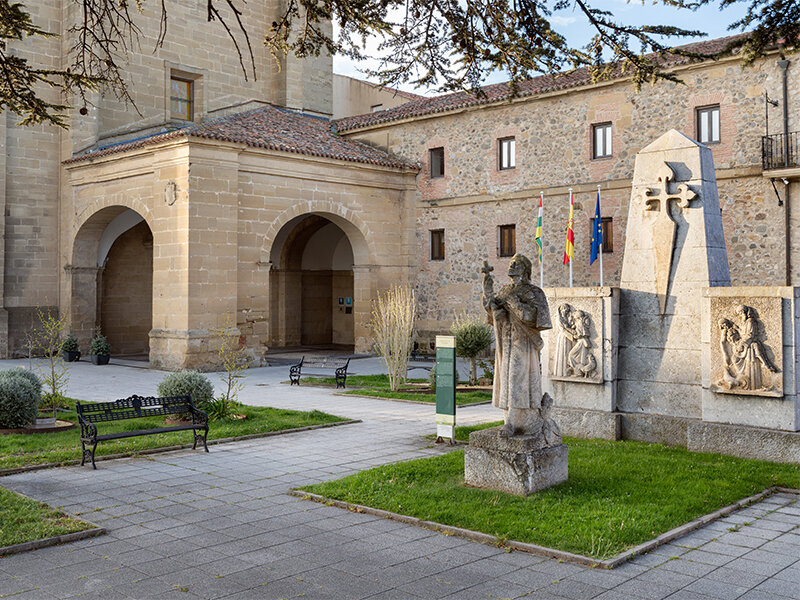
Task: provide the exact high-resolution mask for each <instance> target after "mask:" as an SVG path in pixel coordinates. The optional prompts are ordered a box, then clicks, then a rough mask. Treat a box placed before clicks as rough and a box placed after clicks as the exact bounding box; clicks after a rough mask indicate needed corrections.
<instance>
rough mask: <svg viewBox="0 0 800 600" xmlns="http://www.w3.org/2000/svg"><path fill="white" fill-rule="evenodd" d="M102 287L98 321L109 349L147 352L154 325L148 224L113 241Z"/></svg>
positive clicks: (122, 351) (151, 261)
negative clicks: (109, 345) (109, 346)
mask: <svg viewBox="0 0 800 600" xmlns="http://www.w3.org/2000/svg"><path fill="white" fill-rule="evenodd" d="M101 287H102V290H101V301H100V323H101V328H102V332H103V335H105V336H106V338H107V339H108V342H109V343H110V344H111V352H112V353H113V354H147V353H148V352H149V351H150V329H151V328H152V324H153V234H152V233H151V232H150V228H149V227H148V226H147V223H140V224H139V225H136V226H134V227H133V228H132V229H129V230H128V231H126V232H125V233H123V234H122V235H121V236H120V237H119V238H117V241H116V242H114V245H113V246H112V247H111V251H110V252H109V253H108V261H107V262H106V265H105V268H104V269H103V272H102V275H101ZM87 350H88V348H87Z"/></svg>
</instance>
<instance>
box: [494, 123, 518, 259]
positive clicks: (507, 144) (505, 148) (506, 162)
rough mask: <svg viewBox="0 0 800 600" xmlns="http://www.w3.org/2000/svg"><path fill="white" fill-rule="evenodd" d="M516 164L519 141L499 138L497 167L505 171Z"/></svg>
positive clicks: (511, 138) (510, 138)
mask: <svg viewBox="0 0 800 600" xmlns="http://www.w3.org/2000/svg"><path fill="white" fill-rule="evenodd" d="M516 166H517V141H516V140H515V139H514V138H513V137H509V138H501V139H499V140H497V168H498V169H500V170H501V171H504V170H506V169H513V168H514V167H516ZM503 256H505V255H503Z"/></svg>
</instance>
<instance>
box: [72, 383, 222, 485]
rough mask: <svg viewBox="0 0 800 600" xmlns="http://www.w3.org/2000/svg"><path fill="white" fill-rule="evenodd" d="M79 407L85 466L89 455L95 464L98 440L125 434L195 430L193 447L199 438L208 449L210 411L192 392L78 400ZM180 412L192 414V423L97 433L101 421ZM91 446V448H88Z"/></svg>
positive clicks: (77, 408)
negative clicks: (197, 405) (198, 403)
mask: <svg viewBox="0 0 800 600" xmlns="http://www.w3.org/2000/svg"><path fill="white" fill-rule="evenodd" d="M75 410H76V412H77V413H78V421H79V422H80V425H81V452H82V456H81V466H83V465H84V464H85V463H86V459H87V458H88V459H90V460H91V461H92V467H94V468H95V469H96V468H97V465H95V464H94V451H95V449H96V448H97V443H98V442H102V441H104V440H118V439H122V438H128V437H134V436H138V435H150V434H151V433H167V432H170V431H188V430H193V431H194V443H193V444H192V449H193V450H194V449H196V448H197V442H198V441H200V442H203V447H204V448H205V450H206V452H208V445H207V444H206V440H207V438H208V415H207V414H206V413H205V412H203V411H202V410H200V409H198V408H195V405H194V403H193V402H192V398H191V397H190V396H169V397H166V398H153V397H147V398H143V397H141V396H135V395H134V396H131V397H130V398H124V399H122V400H117V401H116V402H90V403H85V404H81V403H80V402H76V403H75ZM177 414H189V415H191V417H192V422H191V423H182V424H178V425H170V426H166V427H156V428H155V429H139V430H134V431H120V432H118V433H103V434H98V433H97V425H96V424H97V423H110V422H112V421H123V420H126V419H139V418H142V417H156V416H168V415H177ZM87 446H90V448H87Z"/></svg>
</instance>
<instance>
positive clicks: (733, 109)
mask: <svg viewBox="0 0 800 600" xmlns="http://www.w3.org/2000/svg"><path fill="white" fill-rule="evenodd" d="M776 60H777V56H775V57H768V58H766V59H764V60H762V61H759V62H757V63H756V64H755V65H754V66H753V67H748V68H742V66H741V64H740V62H739V61H738V59H735V58H732V59H727V60H722V61H719V62H718V63H714V64H700V65H693V66H685V67H679V68H677V69H676V73H677V75H678V76H679V77H680V78H682V79H683V81H684V82H685V84H686V85H676V84H672V83H659V84H657V85H655V86H652V87H645V88H643V89H642V90H641V91H640V92H636V90H635V89H634V88H633V86H632V85H631V84H630V83H629V82H627V81H624V80H623V81H612V82H607V83H602V84H597V85H584V86H578V87H568V86H565V87H566V89H561V90H558V89H556V90H552V91H546V92H542V93H535V94H533V95H530V96H528V97H522V98H517V99H512V100H507V101H503V102H495V103H491V102H489V103H486V104H482V105H478V106H466V107H456V108H454V109H453V110H450V111H443V110H436V111H435V112H431V113H430V114H425V115H421V116H415V117H414V118H406V117H398V118H397V119H396V120H392V119H390V118H384V119H383V120H382V121H381V122H377V120H374V121H375V122H373V123H370V122H368V121H367V122H366V124H364V121H363V120H355V119H354V120H353V121H354V122H353V123H352V124H351V123H349V122H346V123H345V125H346V127H345V128H344V129H345V135H348V136H350V137H353V138H356V139H362V140H365V141H369V142H371V143H374V144H376V145H378V146H380V147H385V148H387V149H388V150H389V151H390V152H392V153H394V154H396V155H397V156H400V157H402V158H404V159H406V160H417V161H419V162H420V163H421V164H422V171H421V172H420V175H419V177H418V181H419V193H418V210H417V215H418V216H417V228H416V229H417V231H416V236H417V247H418V261H419V277H418V279H417V290H418V297H419V298H420V301H421V311H420V328H421V330H422V331H421V333H420V337H421V340H420V342H421V345H422V346H423V347H427V346H428V345H429V344H428V342H429V341H430V340H432V339H433V336H434V335H435V333H436V332H441V331H445V330H447V329H448V328H449V323H450V322H451V321H452V319H453V314H454V310H464V309H465V308H466V309H467V310H468V311H470V312H473V313H474V314H476V315H477V314H479V312H480V311H479V306H478V304H477V302H476V301H472V304H471V305H470V306H466V307H465V306H464V304H463V301H461V300H459V301H456V299H463V298H477V297H478V296H479V292H480V289H479V285H480V282H479V281H478V279H477V277H476V276H475V275H473V274H471V273H470V271H469V269H468V268H467V267H468V265H472V264H476V263H480V261H482V260H484V259H486V258H488V259H489V261H490V262H491V263H492V264H493V266H495V267H497V266H498V265H499V264H500V263H502V259H501V258H500V257H499V256H498V244H497V227H498V226H499V225H504V224H514V225H516V236H517V249H519V250H520V251H521V252H524V253H528V254H529V255H534V254H535V252H534V249H533V246H534V233H535V223H536V217H537V207H538V201H539V193H540V192H544V237H545V239H544V265H545V266H544V286H545V287H549V286H560V285H565V284H566V283H567V269H566V267H564V266H563V265H562V257H563V252H564V240H565V232H566V222H567V214H568V210H569V202H568V189H569V188H570V187H571V188H573V189H574V193H575V248H576V255H575V257H576V258H575V263H574V283H575V285H577V286H592V285H597V284H598V283H599V266H598V264H597V263H595V264H594V265H592V266H589V261H588V255H589V245H590V235H591V220H592V217H593V216H594V206H595V195H596V193H597V186H598V185H600V186H601V193H602V212H603V216H604V217H611V218H612V219H613V225H612V231H613V252H612V253H606V254H605V255H604V283H605V284H606V285H618V284H619V281H620V276H621V270H620V268H621V265H622V254H623V248H624V245H625V236H626V229H627V227H628V224H627V206H628V200H629V197H630V190H631V180H632V176H633V161H634V157H635V155H636V153H637V152H639V151H640V150H641V149H642V148H643V147H644V146H646V145H647V144H649V143H650V142H651V141H652V140H654V139H656V138H657V137H659V136H660V135H661V134H662V133H664V132H665V131H667V130H669V129H673V128H675V129H678V130H679V131H681V132H683V133H685V134H687V135H688V136H689V137H695V136H696V124H695V120H696V112H695V110H696V108H697V107H702V106H707V105H711V104H719V106H720V115H721V132H720V138H721V139H720V143H717V144H713V145H712V144H709V148H710V149H711V152H712V154H713V158H714V162H715V165H716V178H717V182H718V189H719V197H720V206H721V208H722V219H723V224H724V227H725V235H726V240H727V244H728V254H729V260H730V276H731V282H732V284H733V285H753V284H757V285H785V284H787V283H793V282H797V275H796V271H797V269H798V267H797V265H794V264H793V262H792V261H791V256H792V254H794V253H796V252H798V251H800V242H798V240H796V239H795V236H796V234H795V233H794V232H795V228H793V226H792V224H793V223H794V219H795V218H796V216H795V215H796V214H797V213H798V208H797V205H796V202H793V201H790V205H787V206H786V207H781V206H778V204H777V199H776V197H775V193H774V192H773V189H772V187H771V184H770V182H769V179H768V178H766V177H765V174H764V172H763V171H762V169H761V136H762V135H763V134H764V132H765V122H764V99H763V98H764V92H765V91H766V92H768V93H769V95H770V97H780V92H781V72H780V69H779V68H778V67H777V65H776V64H775V61H776ZM798 87H800V68H796V67H795V66H794V65H793V66H792V67H790V69H789V89H790V90H796V88H798ZM792 93H793V94H794V93H795V92H792ZM409 106H410V105H409ZM794 106H797V104H796V103H792V104H790V107H789V128H790V130H793V129H797V128H798V126H800V116H799V115H797V114H795V112H794V111H793V107H794ZM770 111H771V113H770V133H777V132H778V128H779V127H780V124H781V123H780V117H781V112H780V110H778V109H770ZM346 121H347V120H346ZM356 121H358V122H356ZM603 122H611V124H612V138H613V155H612V157H610V158H601V159H593V158H592V155H591V148H592V144H591V136H592V125H593V124H596V123H603ZM507 136H514V137H515V139H516V155H517V157H516V168H514V169H511V170H507V171H500V170H498V166H497V141H498V139H499V138H501V137H507ZM440 146H441V147H444V149H445V162H446V169H445V176H444V178H440V179H431V178H430V171H429V166H428V164H427V163H428V150H429V149H430V148H435V147H440ZM794 177H796V175H794ZM790 182H791V183H790V186H789V187H790V188H791V189H790V190H789V191H791V192H792V194H794V193H795V187H796V183H794V179H790ZM778 189H779V192H780V193H781V195H784V193H785V192H784V189H783V184H780V183H779V184H778ZM790 197H793V196H791V195H790ZM787 217H788V219H789V225H788V229H787V223H786V220H787ZM433 229H444V231H445V239H446V242H445V245H446V256H445V260H444V261H431V260H430V248H429V231H430V230H433ZM787 238H788V243H787ZM794 262H795V263H796V262H798V261H796V260H795V261H794ZM534 279H535V278H534Z"/></svg>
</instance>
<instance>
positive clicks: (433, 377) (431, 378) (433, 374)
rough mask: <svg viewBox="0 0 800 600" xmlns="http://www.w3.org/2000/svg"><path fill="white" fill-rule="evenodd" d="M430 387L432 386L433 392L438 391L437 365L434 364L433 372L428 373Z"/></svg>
mask: <svg viewBox="0 0 800 600" xmlns="http://www.w3.org/2000/svg"><path fill="white" fill-rule="evenodd" d="M428 387H430V388H431V391H432V392H435V391H436V365H433V368H431V372H430V373H429V374H428Z"/></svg>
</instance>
